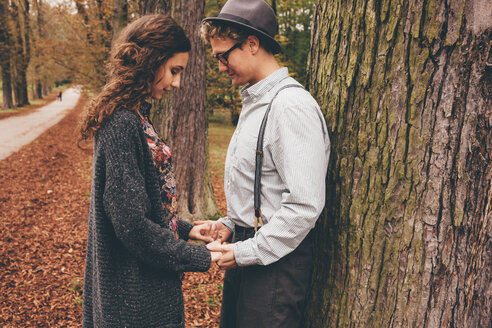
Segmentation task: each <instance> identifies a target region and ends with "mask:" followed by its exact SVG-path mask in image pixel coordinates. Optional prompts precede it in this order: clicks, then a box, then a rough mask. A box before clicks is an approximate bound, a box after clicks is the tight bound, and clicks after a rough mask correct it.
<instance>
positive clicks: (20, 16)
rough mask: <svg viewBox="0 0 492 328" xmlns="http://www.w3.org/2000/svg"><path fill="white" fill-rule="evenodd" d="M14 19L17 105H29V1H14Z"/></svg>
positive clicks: (15, 92)
mask: <svg viewBox="0 0 492 328" xmlns="http://www.w3.org/2000/svg"><path fill="white" fill-rule="evenodd" d="M12 13H13V21H14V24H15V26H16V37H17V38H16V42H15V47H14V49H15V51H14V53H15V60H14V63H15V75H14V90H15V91H14V94H15V96H16V105H17V106H19V107H21V106H25V105H29V99H28V94H27V67H28V66H29V60H30V56H31V48H30V41H29V33H30V27H29V1H28V0H25V1H23V2H22V1H15V0H14V1H12Z"/></svg>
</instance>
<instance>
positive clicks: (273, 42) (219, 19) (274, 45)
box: [202, 17, 282, 55]
mask: <svg viewBox="0 0 492 328" xmlns="http://www.w3.org/2000/svg"><path fill="white" fill-rule="evenodd" d="M202 22H227V23H232V24H235V25H239V26H241V27H245V28H247V29H248V30H251V31H254V32H255V33H254V34H259V36H261V37H263V39H264V40H265V41H267V42H268V43H269V45H271V46H272V51H273V54H274V55H275V54H278V53H279V52H280V51H282V47H281V46H280V43H278V42H277V40H275V39H274V38H272V37H271V36H270V35H268V34H266V33H265V32H263V31H262V30H260V29H257V28H254V27H252V26H250V25H247V24H244V23H241V22H238V21H235V20H233V19H228V18H222V17H207V18H204V19H203V20H202Z"/></svg>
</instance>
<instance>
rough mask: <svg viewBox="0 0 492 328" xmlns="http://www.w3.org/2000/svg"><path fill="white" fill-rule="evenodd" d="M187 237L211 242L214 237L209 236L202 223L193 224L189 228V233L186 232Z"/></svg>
mask: <svg viewBox="0 0 492 328" xmlns="http://www.w3.org/2000/svg"><path fill="white" fill-rule="evenodd" d="M188 238H190V239H195V240H202V241H204V242H206V243H211V242H213V241H214V240H215V239H214V238H212V236H210V234H209V233H208V230H207V228H206V227H205V226H204V225H195V226H194V227H193V228H191V230H190V233H189V234H188Z"/></svg>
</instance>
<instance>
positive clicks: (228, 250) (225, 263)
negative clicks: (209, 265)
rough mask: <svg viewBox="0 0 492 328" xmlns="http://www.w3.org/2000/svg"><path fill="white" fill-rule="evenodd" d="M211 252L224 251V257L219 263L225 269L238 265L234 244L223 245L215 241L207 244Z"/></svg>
mask: <svg viewBox="0 0 492 328" xmlns="http://www.w3.org/2000/svg"><path fill="white" fill-rule="evenodd" d="M207 248H208V250H209V251H211V252H222V257H221V258H220V259H219V260H218V261H217V265H218V266H219V267H220V268H221V269H223V270H229V269H234V268H235V267H237V263H236V258H235V257H234V244H223V245H221V244H220V243H219V242H218V241H214V242H213V243H210V244H208V245H207Z"/></svg>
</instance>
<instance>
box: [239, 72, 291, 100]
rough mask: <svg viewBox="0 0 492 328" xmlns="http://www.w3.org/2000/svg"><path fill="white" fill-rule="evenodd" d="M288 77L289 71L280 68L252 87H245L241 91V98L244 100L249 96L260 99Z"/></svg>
mask: <svg viewBox="0 0 492 328" xmlns="http://www.w3.org/2000/svg"><path fill="white" fill-rule="evenodd" d="M288 76H289V69H288V68H287V67H281V68H279V69H278V70H276V71H275V72H273V73H272V74H270V75H268V76H267V77H266V78H264V79H263V80H261V81H259V82H257V83H255V84H253V85H246V86H245V87H244V88H242V89H241V96H242V98H243V99H244V100H246V98H248V97H250V96H252V97H255V98H260V97H261V96H263V95H264V94H266V93H267V92H268V91H270V90H271V89H272V88H273V87H274V86H276V85H277V84H278V83H279V82H280V81H282V80H283V79H285V78H286V77H288Z"/></svg>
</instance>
